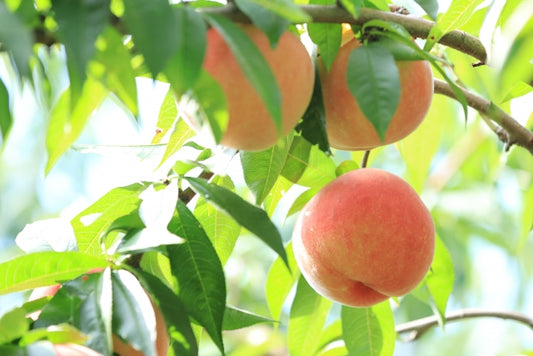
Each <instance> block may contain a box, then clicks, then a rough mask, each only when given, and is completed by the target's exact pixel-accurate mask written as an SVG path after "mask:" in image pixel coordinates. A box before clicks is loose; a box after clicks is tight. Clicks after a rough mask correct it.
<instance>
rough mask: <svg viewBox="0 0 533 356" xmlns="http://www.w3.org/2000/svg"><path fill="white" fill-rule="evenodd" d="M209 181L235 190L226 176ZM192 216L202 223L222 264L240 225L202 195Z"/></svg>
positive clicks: (229, 252) (231, 249)
mask: <svg viewBox="0 0 533 356" xmlns="http://www.w3.org/2000/svg"><path fill="white" fill-rule="evenodd" d="M211 181H212V182H213V183H214V184H217V185H219V186H222V187H224V188H226V189H229V190H232V191H234V190H235V185H234V184H233V182H232V181H231V178H229V177H228V176H224V177H220V176H215V177H213V179H212V180H211ZM194 216H196V218H197V219H198V221H200V223H201V224H202V227H203V228H204V230H205V232H206V234H207V236H209V239H210V240H211V243H212V244H213V246H215V250H216V251H217V254H218V257H219V258H220V262H221V263H222V265H223V266H224V265H225V264H226V262H227V260H228V258H229V256H230V255H231V252H232V251H233V248H234V247H235V243H236V242H237V238H238V237H239V233H240V231H241V226H240V225H239V224H238V223H237V222H236V221H235V220H234V219H232V218H231V216H228V215H227V214H226V213H225V212H224V211H222V210H221V209H218V208H217V207H216V206H213V205H212V204H209V202H208V201H207V200H206V199H205V198H203V197H200V198H199V199H198V202H197V203H196V206H195V208H194Z"/></svg>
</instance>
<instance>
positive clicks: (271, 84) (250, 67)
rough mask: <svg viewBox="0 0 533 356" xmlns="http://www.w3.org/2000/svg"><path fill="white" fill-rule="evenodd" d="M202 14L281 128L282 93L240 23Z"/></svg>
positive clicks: (267, 65)
mask: <svg viewBox="0 0 533 356" xmlns="http://www.w3.org/2000/svg"><path fill="white" fill-rule="evenodd" d="M269 2H270V1H269ZM205 16H206V19H207V21H208V22H209V24H210V25H211V26H213V28H215V30H216V31H217V32H218V33H219V34H220V35H221V36H222V37H223V38H224V41H225V42H226V44H227V45H228V47H229V48H230V49H231V51H232V52H233V55H234V56H235V58H236V59H237V62H238V63H239V65H240V67H241V70H242V72H243V73H244V75H245V77H246V79H248V81H249V82H250V83H251V84H252V86H253V87H254V89H255V90H256V91H257V93H258V94H259V97H260V98H261V99H262V100H263V102H264V103H265V107H266V108H267V111H268V112H269V113H270V115H271V116H272V120H273V122H274V124H275V125H276V127H277V128H278V130H279V131H281V94H280V90H279V87H278V83H277V82H276V79H275V78H274V74H273V73H272V70H271V69H270V66H269V64H268V63H267V61H266V60H265V58H264V57H263V55H262V54H261V52H260V51H259V50H258V49H257V47H256V46H255V44H254V43H253V42H252V40H251V39H250V38H249V37H248V35H247V34H246V33H245V32H244V31H243V30H242V29H241V28H240V27H239V26H237V25H236V24H234V23H233V22H231V21H230V20H228V19H227V18H225V17H223V16H221V15H207V14H206V15H205Z"/></svg>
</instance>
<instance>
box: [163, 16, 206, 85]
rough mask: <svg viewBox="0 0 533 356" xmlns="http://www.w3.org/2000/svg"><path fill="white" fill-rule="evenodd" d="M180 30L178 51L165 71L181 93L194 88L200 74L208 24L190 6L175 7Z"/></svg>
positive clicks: (178, 31) (177, 37)
mask: <svg viewBox="0 0 533 356" xmlns="http://www.w3.org/2000/svg"><path fill="white" fill-rule="evenodd" d="M172 10H173V15H174V17H175V22H176V26H177V28H178V30H177V31H176V32H175V33H174V34H173V35H174V36H175V37H176V39H175V40H176V42H177V44H176V47H177V49H176V52H175V54H174V55H173V56H172V57H171V58H170V59H169V61H168V64H167V66H166V67H165V69H164V73H165V75H166V77H167V78H168V80H169V82H170V84H171V86H172V88H173V89H174V91H175V92H176V93H177V94H178V95H180V94H182V93H184V92H185V91H186V90H188V89H190V88H192V87H193V86H194V83H195V82H196V80H197V79H198V77H199V76H200V71H201V68H202V63H203V60H204V55H205V47H206V43H207V42H206V25H205V22H204V21H203V19H202V17H201V15H200V14H198V13H197V12H196V11H194V10H193V9H191V8H190V7H189V6H179V7H174V8H173V9H172Z"/></svg>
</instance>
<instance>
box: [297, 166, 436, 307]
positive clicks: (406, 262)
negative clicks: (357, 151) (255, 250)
mask: <svg viewBox="0 0 533 356" xmlns="http://www.w3.org/2000/svg"><path fill="white" fill-rule="evenodd" d="M292 241H293V248H294V254H295V257H296V261H297V263H298V266H299V267H300V270H301V271H302V274H303V275H304V277H305V278H306V280H307V281H308V283H309V284H310V285H311V286H312V287H313V288H314V289H315V290H316V291H317V292H318V293H320V294H321V295H323V296H324V297H326V298H329V299H331V300H334V301H336V302H339V303H342V304H345V305H348V306H353V307H367V306H371V305H374V304H377V303H379V302H381V301H384V300H386V299H388V298H389V297H392V296H402V295H405V294H407V293H408V292H410V291H411V290H412V289H413V288H415V287H416V286H417V285H418V284H419V283H420V282H421V281H422V279H423V278H424V276H425V274H426V272H427V271H428V269H429V267H430V265H431V262H432V260H433V254H434V248H435V228H434V224H433V220H432V218H431V215H430V213H429V211H428V209H427V208H426V206H425V205H424V203H423V202H422V200H421V199H420V197H419V196H418V194H417V193H416V192H415V190H414V189H413V188H412V187H411V186H410V185H409V184H407V182H405V181H404V180H403V179H401V178H400V177H398V176H396V175H394V174H392V173H388V172H386V171H384V170H380V169H375V168H363V169H358V170H355V171H350V172H348V173H345V174H343V175H341V176H340V177H338V178H336V179H335V180H333V181H332V182H330V183H329V184H328V185H326V186H325V187H324V188H322V189H321V190H320V191H319V192H318V193H317V194H316V195H315V196H314V197H313V198H312V199H311V200H310V201H309V202H308V203H307V204H306V206H305V207H304V208H303V209H302V211H301V213H300V214H299V216H298V219H297V221H296V225H295V227H294V231H293V235H292Z"/></svg>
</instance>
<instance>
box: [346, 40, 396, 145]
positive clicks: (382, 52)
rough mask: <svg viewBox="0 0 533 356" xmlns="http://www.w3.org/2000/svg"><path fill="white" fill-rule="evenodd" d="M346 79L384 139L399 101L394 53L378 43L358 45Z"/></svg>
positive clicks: (360, 104)
mask: <svg viewBox="0 0 533 356" xmlns="http://www.w3.org/2000/svg"><path fill="white" fill-rule="evenodd" d="M346 82H347V84H348V88H349V89H350V93H352V95H353V96H354V97H355V99H356V100H357V103H358V105H359V107H360V108H361V111H362V112H363V114H364V115H365V116H366V117H367V119H368V120H369V121H370V122H371V123H372V126H374V128H375V129H376V131H377V133H378V135H379V137H380V139H381V140H382V141H383V140H384V139H385V134H386V132H387V128H388V126H389V123H390V122H391V120H392V117H393V115H394V113H395V112H396V108H397V107H398V103H399V101H400V75H399V72H398V67H396V63H395V61H394V57H393V56H392V54H391V53H390V52H389V51H388V50H387V49H386V48H384V47H382V46H380V45H378V44H375V43H369V44H368V45H365V46H360V47H357V48H356V49H354V50H353V51H352V53H351V54H350V57H349V59H348V69H347V73H346Z"/></svg>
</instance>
